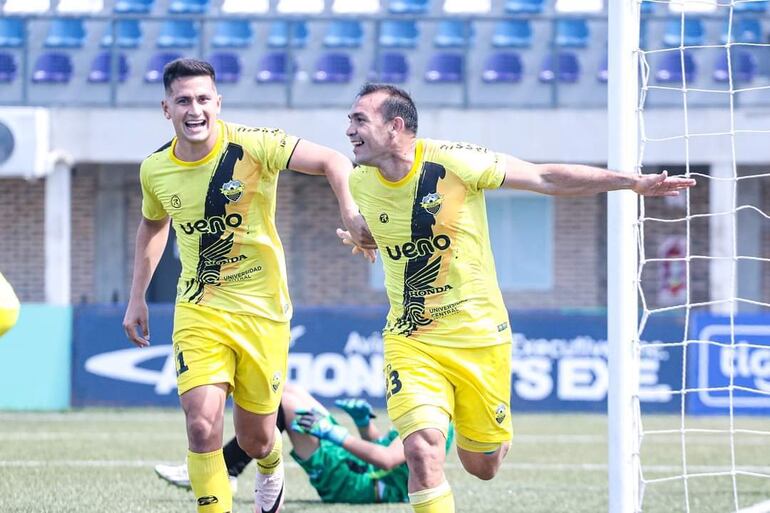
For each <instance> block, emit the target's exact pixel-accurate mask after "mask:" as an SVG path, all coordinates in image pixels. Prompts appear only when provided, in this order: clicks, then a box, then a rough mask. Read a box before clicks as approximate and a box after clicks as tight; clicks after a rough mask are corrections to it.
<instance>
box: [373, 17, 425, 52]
mask: <svg viewBox="0 0 770 513" xmlns="http://www.w3.org/2000/svg"><path fill="white" fill-rule="evenodd" d="M419 37H420V32H419V30H418V29H417V23H416V22H415V21H412V20H403V21H397V20H385V21H383V22H382V25H380V46H383V47H385V48H414V47H415V46H417V40H418V39H419Z"/></svg>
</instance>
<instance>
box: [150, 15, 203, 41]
mask: <svg viewBox="0 0 770 513" xmlns="http://www.w3.org/2000/svg"><path fill="white" fill-rule="evenodd" d="M155 44H156V46H157V47H158V48H192V47H194V46H195V45H197V44H198V29H197V27H196V26H195V22H193V21H192V20H166V21H164V22H163V25H161V27H160V34H158V40H157V42H156V43H155Z"/></svg>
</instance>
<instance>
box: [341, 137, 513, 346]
mask: <svg viewBox="0 0 770 513" xmlns="http://www.w3.org/2000/svg"><path fill="white" fill-rule="evenodd" d="M504 178H505V168H504V159H503V158H502V156H501V155H499V154H497V153H494V152H491V151H489V150H487V149H486V148H483V147H481V146H476V145H473V144H468V143H454V142H445V141H434V140H429V139H417V142H416V150H415V159H414V164H413V166H412V168H411V170H410V171H409V173H408V174H407V175H406V176H405V177H404V178H402V179H401V180H399V181H398V182H390V181H388V180H386V179H385V178H384V177H383V176H382V174H381V173H380V171H379V170H378V169H377V168H374V167H367V166H359V167H356V168H355V169H354V171H353V173H352V174H351V177H350V190H351V193H352V194H353V198H354V199H355V201H356V203H357V204H358V206H359V209H360V211H361V214H362V215H363V217H364V219H366V222H367V224H368V225H369V229H370V230H371V232H372V235H373V236H374V239H375V241H376V242H377V246H378V248H379V250H380V256H381V258H382V261H383V266H384V269H385V289H386V291H387V295H388V301H389V302H390V312H389V313H388V319H387V324H386V326H385V329H384V333H385V334H386V335H387V334H388V333H392V334H397V335H402V336H406V337H411V338H414V339H415V340H418V341H420V342H423V343H426V344H433V345H441V346H450V347H483V346H490V345H495V344H500V343H504V342H508V341H510V329H509V326H508V312H507V310H506V308H505V304H504V303H503V298H502V294H501V293H500V288H499V286H498V284H497V275H496V273H495V264H494V259H493V257H492V249H491V246H490V243H489V229H488V227H487V214H486V205H485V202H484V189H490V188H497V187H499V186H500V185H501V184H502V182H503V179H504Z"/></svg>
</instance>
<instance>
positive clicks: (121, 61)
mask: <svg viewBox="0 0 770 513" xmlns="http://www.w3.org/2000/svg"><path fill="white" fill-rule="evenodd" d="M116 55H117V58H118V62H117V65H118V81H119V82H125V81H126V78H128V59H127V58H126V56H125V55H124V54H122V53H118V54H116ZM111 79H112V54H111V52H109V51H104V52H99V53H98V54H97V55H96V57H94V60H93V62H91V71H89V72H88V81H89V82H91V83H93V84H104V83H107V82H110V81H111Z"/></svg>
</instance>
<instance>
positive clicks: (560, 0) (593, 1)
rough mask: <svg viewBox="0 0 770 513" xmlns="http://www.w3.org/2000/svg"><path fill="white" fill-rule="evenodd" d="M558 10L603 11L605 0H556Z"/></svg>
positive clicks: (578, 11)
mask: <svg viewBox="0 0 770 513" xmlns="http://www.w3.org/2000/svg"><path fill="white" fill-rule="evenodd" d="M555 9H556V12H577V13H580V12H586V13H588V12H602V10H603V9H604V0H556V6H555Z"/></svg>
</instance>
